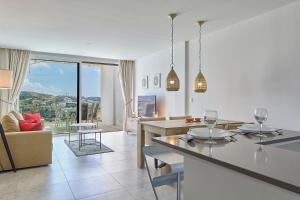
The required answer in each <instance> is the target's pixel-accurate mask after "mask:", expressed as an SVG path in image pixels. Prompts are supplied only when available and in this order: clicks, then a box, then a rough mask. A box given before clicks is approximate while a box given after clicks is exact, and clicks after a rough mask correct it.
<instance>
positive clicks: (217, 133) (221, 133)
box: [188, 128, 234, 140]
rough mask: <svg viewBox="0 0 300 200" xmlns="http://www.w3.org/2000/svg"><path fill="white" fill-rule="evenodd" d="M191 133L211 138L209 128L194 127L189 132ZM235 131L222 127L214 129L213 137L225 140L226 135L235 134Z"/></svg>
mask: <svg viewBox="0 0 300 200" xmlns="http://www.w3.org/2000/svg"><path fill="white" fill-rule="evenodd" d="M188 134H189V135H191V136H193V137H195V138H199V139H209V130H208V128H194V129H191V130H190V131H189V132H188ZM233 135H234V133H232V132H229V131H225V130H222V129H217V128H215V129H213V132H212V139H214V140H223V139H224V138H226V137H230V136H233Z"/></svg>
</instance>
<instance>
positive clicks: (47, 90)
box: [22, 78, 64, 95]
mask: <svg viewBox="0 0 300 200" xmlns="http://www.w3.org/2000/svg"><path fill="white" fill-rule="evenodd" d="M22 90H23V91H30V92H38V93H43V94H52V95H62V94H64V91H63V90H61V89H59V88H56V87H54V86H53V85H50V86H44V85H43V84H41V83H38V82H30V80H28V79H27V78H26V79H25V82H24V86H23V89H22Z"/></svg>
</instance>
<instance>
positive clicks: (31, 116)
mask: <svg viewBox="0 0 300 200" xmlns="http://www.w3.org/2000/svg"><path fill="white" fill-rule="evenodd" d="M23 116H24V119H25V120H29V121H34V122H41V114H40V113H34V114H29V113H23Z"/></svg>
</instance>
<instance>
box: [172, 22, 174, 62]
mask: <svg viewBox="0 0 300 200" xmlns="http://www.w3.org/2000/svg"><path fill="white" fill-rule="evenodd" d="M171 45H172V52H171V60H172V63H171V67H174V18H173V17H171Z"/></svg>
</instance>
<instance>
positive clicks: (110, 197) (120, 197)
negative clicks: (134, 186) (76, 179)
mask: <svg viewBox="0 0 300 200" xmlns="http://www.w3.org/2000/svg"><path fill="white" fill-rule="evenodd" d="M82 200H134V198H133V197H132V196H131V195H130V194H129V193H128V192H127V191H126V190H124V189H121V190H116V191H113V192H107V193H104V194H101V195H97V196H93V197H88V198H85V199H82Z"/></svg>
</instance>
